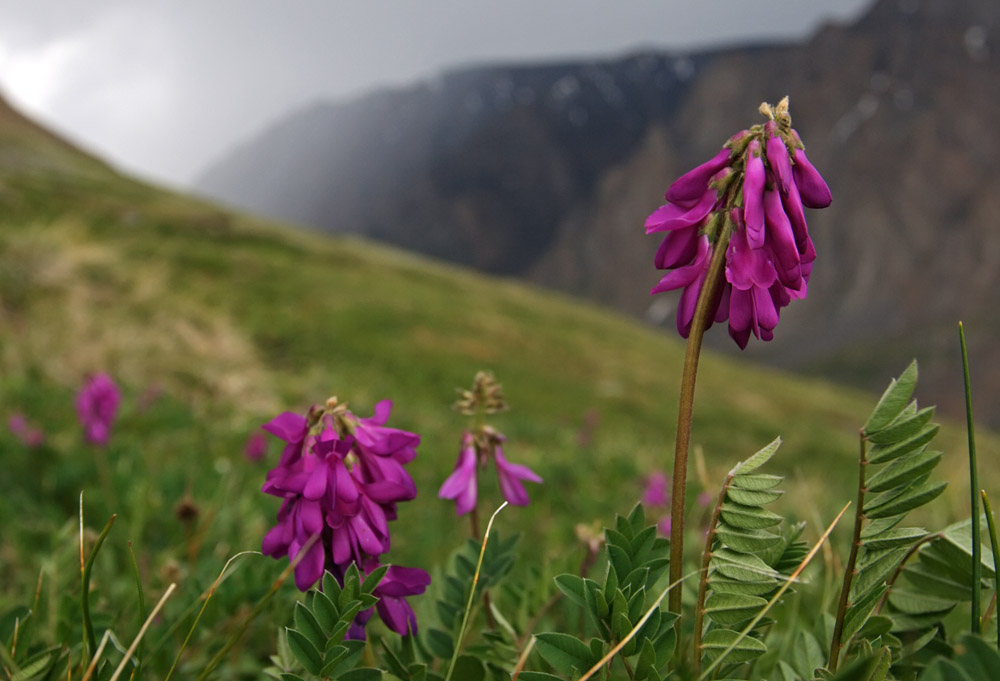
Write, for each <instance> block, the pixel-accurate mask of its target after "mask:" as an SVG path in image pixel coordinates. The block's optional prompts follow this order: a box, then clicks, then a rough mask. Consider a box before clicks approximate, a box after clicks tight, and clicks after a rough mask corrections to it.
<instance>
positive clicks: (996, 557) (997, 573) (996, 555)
mask: <svg viewBox="0 0 1000 681" xmlns="http://www.w3.org/2000/svg"><path fill="white" fill-rule="evenodd" d="M980 493H981V494H982V496H983V507H984V508H985V509H986V529H987V531H988V532H989V533H990V548H991V549H993V598H994V599H996V595H997V594H998V593H1000V547H998V546H997V526H996V521H995V520H994V519H993V509H992V508H991V507H990V498H989V497H988V496H986V490H981V491H980ZM997 648H1000V626H997Z"/></svg>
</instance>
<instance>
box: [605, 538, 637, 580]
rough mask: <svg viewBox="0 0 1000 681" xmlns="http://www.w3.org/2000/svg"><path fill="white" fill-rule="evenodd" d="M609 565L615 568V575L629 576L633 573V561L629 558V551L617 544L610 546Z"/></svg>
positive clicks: (608, 547)
mask: <svg viewBox="0 0 1000 681" xmlns="http://www.w3.org/2000/svg"><path fill="white" fill-rule="evenodd" d="M607 549H608V563H609V564H611V565H613V566H614V568H615V574H618V575H627V574H628V573H630V572H632V560H631V559H630V558H629V556H628V551H627V550H626V549H623V548H622V547H620V546H616V545H615V544H608V545H607Z"/></svg>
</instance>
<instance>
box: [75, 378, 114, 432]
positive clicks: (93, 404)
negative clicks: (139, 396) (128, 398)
mask: <svg viewBox="0 0 1000 681" xmlns="http://www.w3.org/2000/svg"><path fill="white" fill-rule="evenodd" d="M120 402H121V393H120V392H119V391H118V386H116V385H115V382H114V381H113V380H111V377H110V376H108V375H107V374H96V375H94V376H91V377H90V378H89V379H87V382H86V383H85V384H84V386H83V388H81V389H80V392H79V393H78V394H77V396H76V413H77V416H79V418H80V424H81V425H82V426H83V437H84V439H85V440H86V441H87V442H88V443H90V444H92V445H98V446H100V447H106V446H107V445H108V442H109V441H110V440H111V426H112V424H113V423H114V420H115V416H116V415H117V413H118V405H119V403H120Z"/></svg>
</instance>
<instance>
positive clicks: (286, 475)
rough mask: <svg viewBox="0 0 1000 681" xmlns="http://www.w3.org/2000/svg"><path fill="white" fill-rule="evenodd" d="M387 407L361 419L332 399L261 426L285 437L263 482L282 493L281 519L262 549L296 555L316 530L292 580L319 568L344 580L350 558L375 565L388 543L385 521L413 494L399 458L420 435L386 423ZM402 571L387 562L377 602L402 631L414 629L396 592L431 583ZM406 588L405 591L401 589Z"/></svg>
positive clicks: (305, 582)
mask: <svg viewBox="0 0 1000 681" xmlns="http://www.w3.org/2000/svg"><path fill="white" fill-rule="evenodd" d="M391 409H392V403H391V402H389V401H384V402H380V403H379V404H378V405H377V406H376V408H375V415H374V416H372V417H369V418H358V417H357V416H355V415H354V414H352V413H351V412H350V411H348V410H347V408H346V406H344V405H341V404H338V403H337V402H336V400H334V399H331V400H330V401H329V402H328V403H327V404H326V405H325V406H319V405H317V406H314V407H313V408H312V409H310V410H309V412H308V414H307V415H306V416H304V417H303V416H300V415H298V414H294V413H291V412H285V413H283V414H280V415H278V416H277V417H275V418H274V419H273V420H271V421H270V422H269V423H267V424H265V425H264V426H263V428H264V430H266V431H267V432H269V433H271V434H273V435H275V436H277V437H278V438H280V439H281V440H283V441H284V442H285V443H286V444H285V448H284V451H283V452H282V456H281V461H280V462H279V463H278V465H277V466H276V467H275V468H273V469H272V470H270V471H269V472H268V474H267V481H266V482H265V483H264V486H263V488H262V491H263V492H265V493H266V494H270V495H273V496H276V497H280V498H281V499H282V504H281V509H280V510H279V511H278V523H277V525H275V526H274V527H273V528H272V529H271V530H270V531H269V532H268V533H267V535H266V536H265V537H264V540H263V545H262V550H263V552H264V553H265V554H267V555H269V556H273V557H274V558H282V557H284V556H287V557H288V558H289V559H290V560H294V559H295V557H296V556H297V555H298V553H299V552H300V551H301V550H302V547H304V546H305V545H306V543H307V542H308V541H309V540H310V539H311V538H312V537H314V536H318V541H316V543H314V544H313V545H312V547H311V548H310V549H309V553H308V554H307V555H306V556H305V557H304V558H303V559H302V561H301V562H300V563H299V564H298V565H297V566H296V568H295V584H296V586H298V588H299V589H301V590H302V591H305V590H307V589H309V587H311V586H312V585H314V584H315V583H316V582H317V581H319V580H320V578H321V577H322V576H323V572H324V571H329V572H331V573H332V574H334V575H335V576H337V577H338V578H339V579H342V578H343V575H344V574H345V571H346V569H347V567H348V566H350V565H351V564H352V563H353V564H356V565H358V566H371V567H369V569H368V571H369V572H370V571H371V570H373V569H375V567H377V565H378V559H379V556H381V555H382V554H383V553H385V552H386V551H388V550H389V545H390V538H389V521H391V520H394V519H395V518H396V505H397V504H398V503H399V502H401V501H408V500H410V499H413V498H414V497H415V496H416V493H417V489H416V485H415V484H414V482H413V479H412V478H411V477H410V475H409V473H407V472H406V469H405V468H404V465H405V464H407V463H409V462H410V461H412V460H413V458H414V457H415V456H416V447H417V445H419V444H420V436H418V435H416V434H414V433H409V432H407V431H404V430H398V429H395V428H389V427H386V426H385V423H386V421H387V420H388V418H389V413H390V411H391ZM407 570H412V569H411V568H397V569H395V570H393V569H390V571H389V573H387V576H386V578H385V579H388V580H389V581H388V582H385V584H386V586H385V595H386V599H387V602H386V604H385V605H384V606H383V605H380V606H379V612H380V613H383V611H384V615H383V619H385V618H387V617H388V618H391V622H388V621H387V624H388V625H389V626H390V628H392V629H393V630H394V631H401V633H402V632H405V631H406V630H407V629H405V628H401V622H403V623H406V624H407V626H408V627H409V626H410V624H412V628H413V629H415V628H416V623H415V619H412V611H411V610H408V608H409V606H406V604H405V601H402V604H400V601H401V600H402V599H401V596H402V595H409V594H410V593H421V592H422V591H423V588H424V587H426V585H427V582H429V577H426V573H424V572H423V571H422V570H416V571H415V572H407ZM417 573H420V575H423V577H420V575H417ZM390 575H392V576H390ZM424 578H426V580H425V581H421V580H423V579H424ZM383 581H385V580H383ZM420 584H422V586H421V587H420V588H419V590H416V589H417V586H418V585H420ZM393 585H395V586H393ZM380 588H382V587H381V585H380ZM393 589H395V591H393ZM406 589H410V592H409V593H406V594H404V593H403V592H404V591H405V590H406ZM394 599H395V600H394ZM404 606H405V608H404ZM364 620H365V621H367V618H364ZM363 624H364V622H361V627H362V629H363Z"/></svg>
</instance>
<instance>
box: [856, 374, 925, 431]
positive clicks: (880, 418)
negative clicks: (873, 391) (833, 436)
mask: <svg viewBox="0 0 1000 681" xmlns="http://www.w3.org/2000/svg"><path fill="white" fill-rule="evenodd" d="M916 385H917V360H913V361H912V362H910V365H909V366H908V367H906V369H905V370H904V371H903V373H902V374H900V375H899V378H894V379H893V380H892V382H890V383H889V387H888V388H886V390H885V392H884V393H883V394H882V398H881V399H880V400H879V401H878V404H876V405H875V409H874V410H873V411H872V414H871V416H869V417H868V420H867V421H866V422H865V425H864V431H865V433H867V434H871V433H874V432H876V431H878V430H881V429H882V428H885V427H886V426H888V425H889V424H890V423H892V422H893V421H894V420H895V419H896V417H897V416H899V414H900V412H902V411H903V409H904V407H906V403H907V402H909V401H910V396H911V395H912V394H913V389H914V388H915V387H916Z"/></svg>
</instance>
